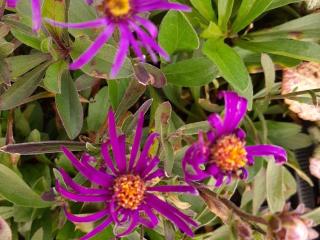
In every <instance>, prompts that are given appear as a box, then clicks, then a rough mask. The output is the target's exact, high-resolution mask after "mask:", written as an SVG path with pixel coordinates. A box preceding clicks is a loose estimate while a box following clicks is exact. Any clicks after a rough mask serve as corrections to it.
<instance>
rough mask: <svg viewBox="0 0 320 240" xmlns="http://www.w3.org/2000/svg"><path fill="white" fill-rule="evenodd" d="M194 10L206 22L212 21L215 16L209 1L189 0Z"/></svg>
mask: <svg viewBox="0 0 320 240" xmlns="http://www.w3.org/2000/svg"><path fill="white" fill-rule="evenodd" d="M190 2H191V4H192V5H193V6H194V8H195V9H197V10H198V12H199V13H200V14H201V15H202V16H203V17H204V18H205V19H207V20H208V21H214V20H215V19H216V14H215V12H214V11H213V8H212V4H211V0H190Z"/></svg>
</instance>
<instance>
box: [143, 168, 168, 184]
mask: <svg viewBox="0 0 320 240" xmlns="http://www.w3.org/2000/svg"><path fill="white" fill-rule="evenodd" d="M163 177H165V173H164V171H163V169H157V170H155V171H154V172H153V173H151V174H149V175H147V176H146V177H145V178H144V180H145V181H150V180H152V179H154V178H163Z"/></svg>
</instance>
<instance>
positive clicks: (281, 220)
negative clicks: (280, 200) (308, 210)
mask: <svg viewBox="0 0 320 240" xmlns="http://www.w3.org/2000/svg"><path fill="white" fill-rule="evenodd" d="M289 210H290V204H287V205H286V206H285V208H284V210H283V211H282V212H281V213H278V214H276V215H274V216H272V218H271V219H270V222H269V228H270V232H269V234H270V235H271V237H272V239H276V240H286V239H290V240H311V239H316V238H317V237H318V236H319V234H318V233H317V232H316V231H315V230H314V229H312V228H311V227H312V225H313V222H312V221H311V220H309V219H306V218H303V217H302V214H303V213H304V210H305V208H304V205H299V206H298V207H297V209H296V210H294V211H289Z"/></svg>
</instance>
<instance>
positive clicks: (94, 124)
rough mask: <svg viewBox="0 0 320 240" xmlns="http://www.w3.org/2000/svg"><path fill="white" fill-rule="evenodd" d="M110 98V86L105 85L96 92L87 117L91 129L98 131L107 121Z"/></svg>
mask: <svg viewBox="0 0 320 240" xmlns="http://www.w3.org/2000/svg"><path fill="white" fill-rule="evenodd" d="M108 98H109V96H108V87H104V88H102V89H101V90H100V91H99V92H98V93H97V94H96V96H95V97H94V102H93V103H90V104H89V110H88V118H87V123H88V130H89V131H98V130H99V128H100V127H101V126H102V124H103V123H104V122H105V121H106V118H107V112H108V109H109V106H110V104H109V101H108Z"/></svg>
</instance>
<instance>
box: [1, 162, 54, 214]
mask: <svg viewBox="0 0 320 240" xmlns="http://www.w3.org/2000/svg"><path fill="white" fill-rule="evenodd" d="M0 182H1V183H5V184H0V194H1V195H2V196H3V197H5V198H6V199H7V200H8V201H10V202H12V203H15V204H17V205H19V206H24V207H32V208H45V207H49V206H50V205H51V203H50V202H46V201H44V200H42V199H41V197H40V196H39V195H38V194H36V193H35V192H33V191H32V190H31V188H30V187H29V186H28V185H27V184H26V183H25V182H24V181H23V180H22V179H21V178H20V177H19V176H18V175H17V174H16V173H15V172H13V171H12V170H11V169H10V168H8V167H6V166H4V165H2V164H0Z"/></svg>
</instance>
